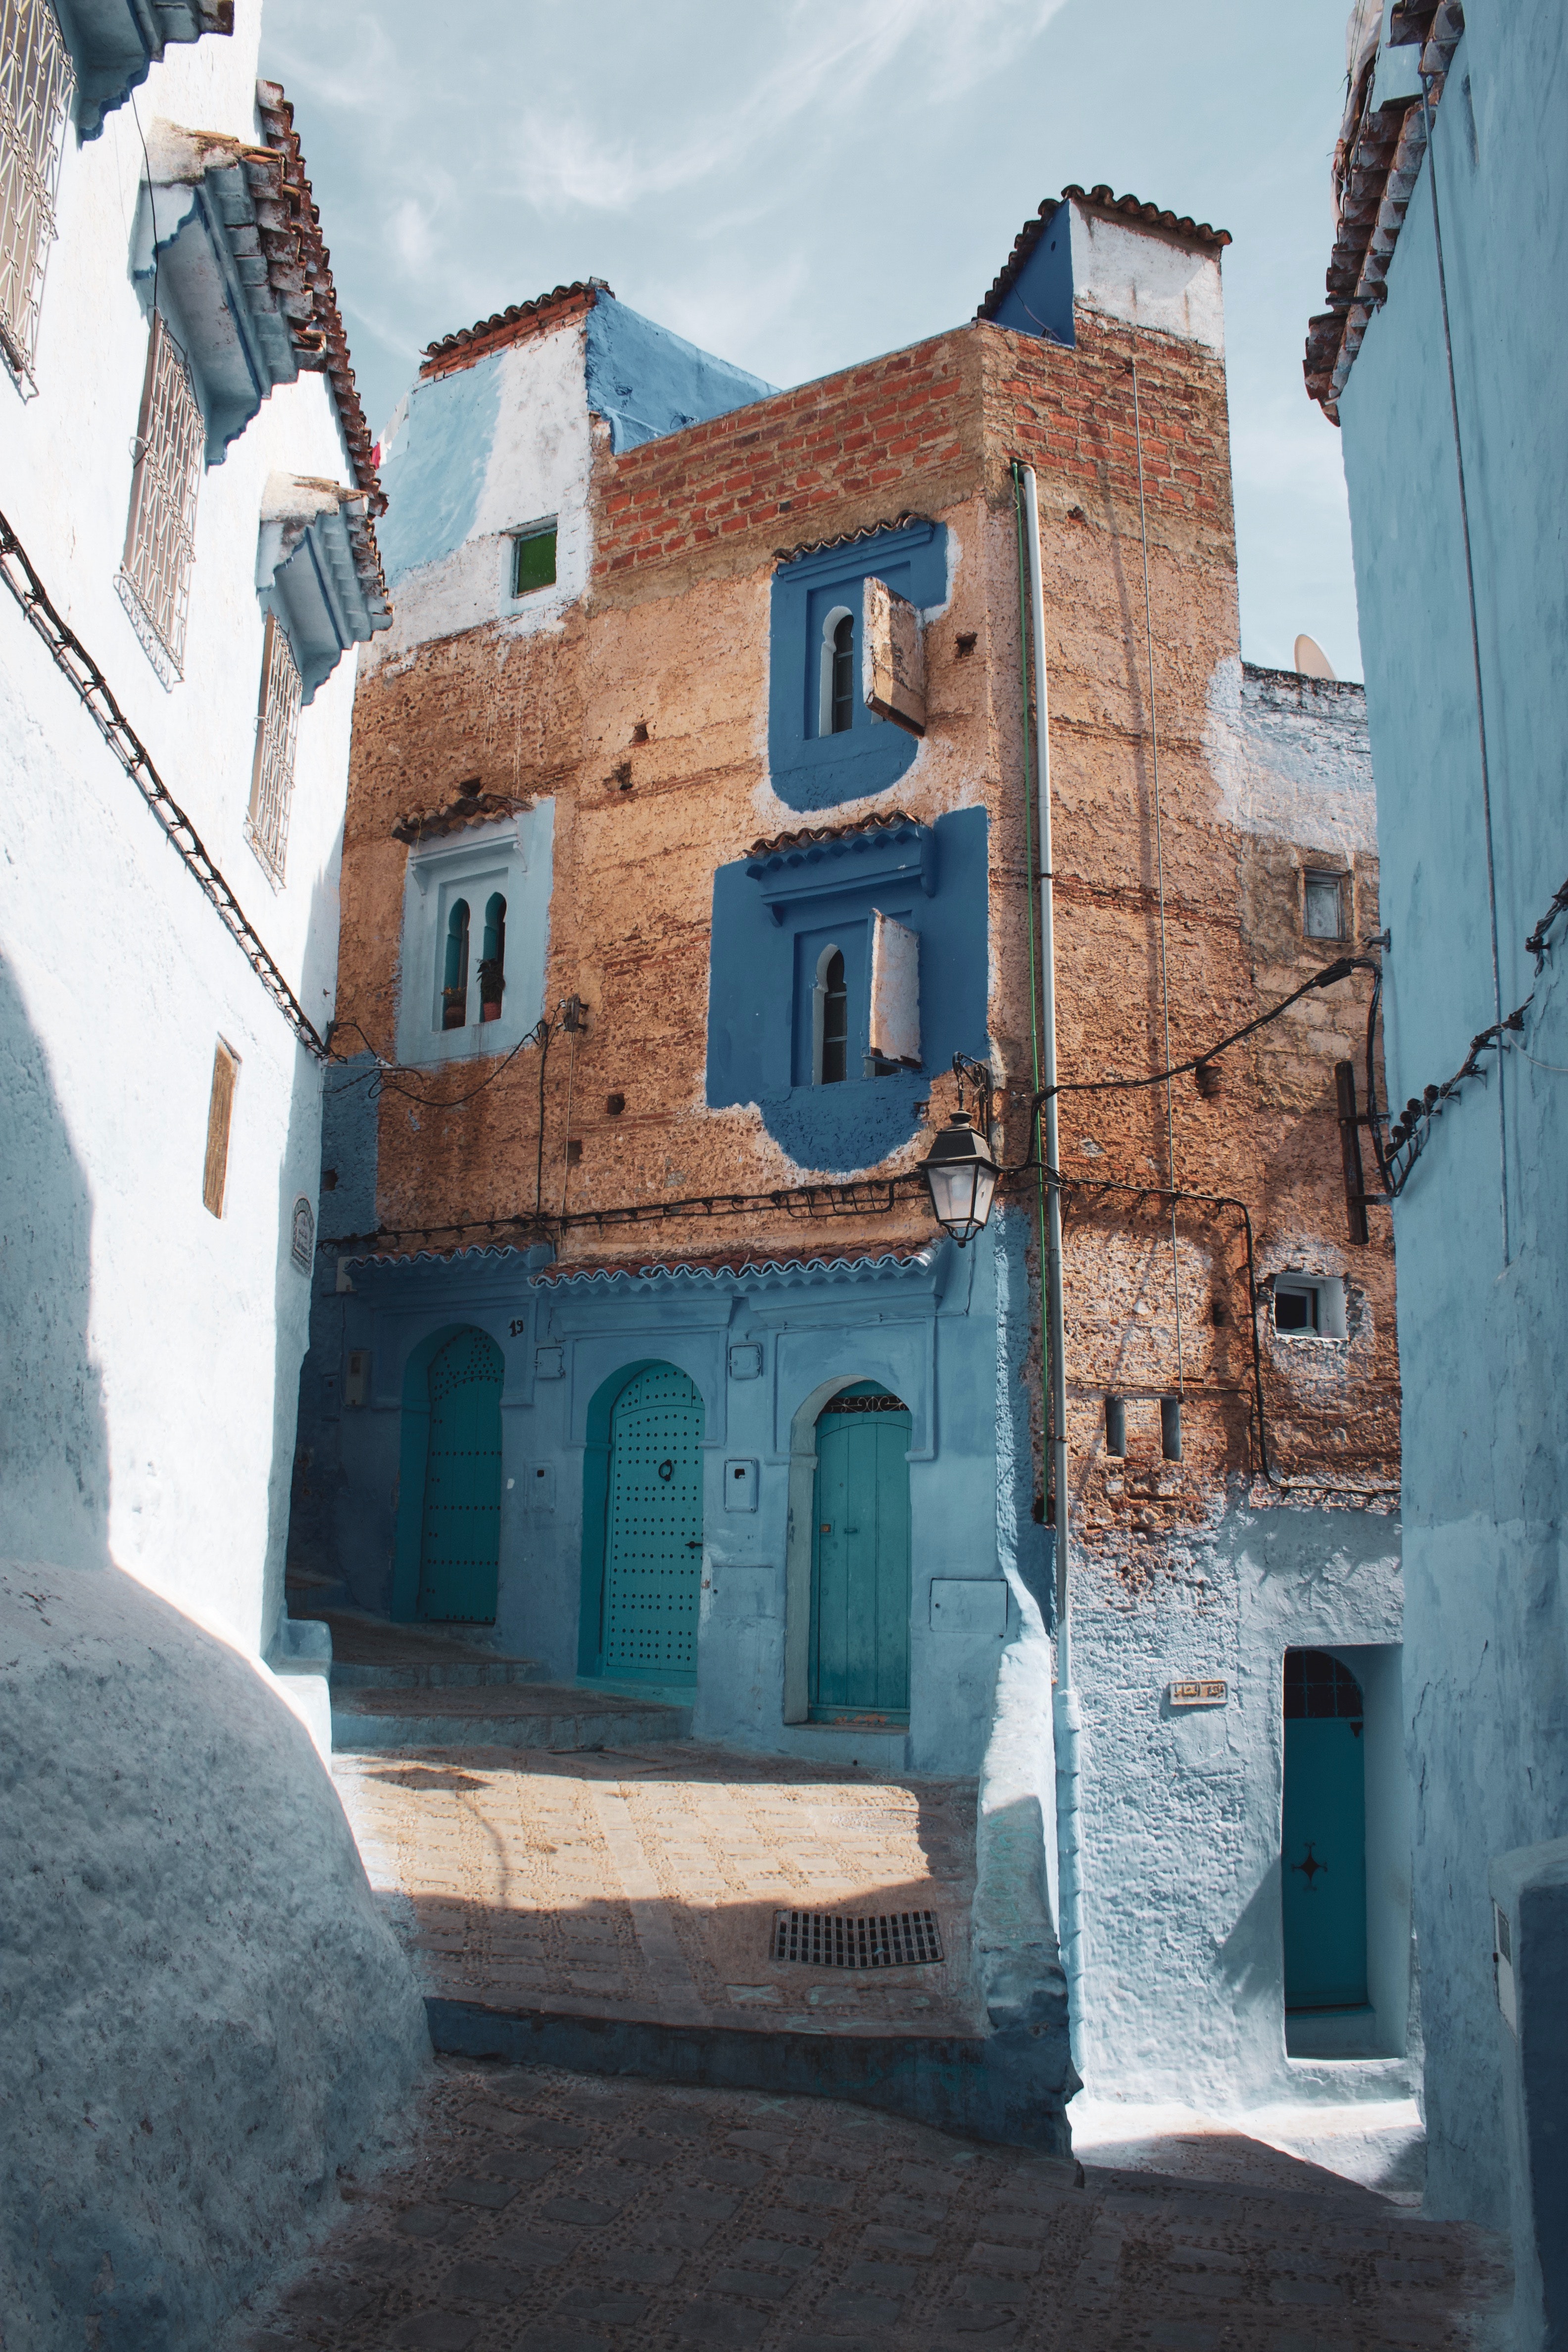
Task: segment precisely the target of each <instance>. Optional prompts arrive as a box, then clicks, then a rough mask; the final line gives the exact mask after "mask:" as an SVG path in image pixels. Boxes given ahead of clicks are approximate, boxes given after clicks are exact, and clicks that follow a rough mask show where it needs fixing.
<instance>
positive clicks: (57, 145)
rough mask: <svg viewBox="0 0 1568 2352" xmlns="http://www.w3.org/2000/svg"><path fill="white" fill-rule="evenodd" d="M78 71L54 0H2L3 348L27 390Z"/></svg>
mask: <svg viewBox="0 0 1568 2352" xmlns="http://www.w3.org/2000/svg"><path fill="white" fill-rule="evenodd" d="M75 88H76V72H75V69H74V68H73V67H72V64H71V60H70V54H69V52H68V49H67V47H66V45H65V42H64V40H63V39H62V38H61V36H60V28H59V24H58V19H57V18H56V16H55V12H54V10H53V8H52V7H51V6H50V5H49V0H0V352H4V354H5V363H6V365H7V367H8V368H9V369H10V371H11V373H12V374H13V375H14V376H15V377H16V381H17V383H18V384H19V385H20V386H21V387H22V390H23V392H24V394H28V393H32V392H36V391H37V382H36V380H35V378H34V374H33V366H34V362H35V360H36V358H37V347H38V322H39V318H40V316H41V313H42V310H43V303H44V274H45V271H46V269H47V266H48V258H49V247H50V246H51V245H53V243H54V241H55V238H56V236H58V224H57V222H56V219H55V199H56V196H57V195H58V191H59V182H60V160H61V157H62V156H63V155H64V153H65V143H66V129H67V125H68V122H69V121H70V103H71V95H72V92H73V91H74V89H75Z"/></svg>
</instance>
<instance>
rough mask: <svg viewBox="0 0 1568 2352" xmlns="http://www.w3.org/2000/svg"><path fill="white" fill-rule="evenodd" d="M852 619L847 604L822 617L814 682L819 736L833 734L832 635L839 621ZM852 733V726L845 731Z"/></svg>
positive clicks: (853, 615)
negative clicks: (820, 642) (820, 640)
mask: <svg viewBox="0 0 1568 2352" xmlns="http://www.w3.org/2000/svg"><path fill="white" fill-rule="evenodd" d="M854 618H855V614H854V609H853V607H852V606H850V605H848V604H835V606H834V607H833V610H832V612H831V613H828V614H825V615H824V617H823V623H822V651H821V656H820V660H819V666H818V669H817V682H816V731H817V733H818V734H819V735H831V734H832V732H833V634H834V631H835V630H836V629H837V626H838V624H839V622H840V621H852V620H853V619H854ZM854 731H855V730H854V727H853V725H851V726H850V727H849V728H848V729H847V730H846V732H847V733H849V734H853V733H854Z"/></svg>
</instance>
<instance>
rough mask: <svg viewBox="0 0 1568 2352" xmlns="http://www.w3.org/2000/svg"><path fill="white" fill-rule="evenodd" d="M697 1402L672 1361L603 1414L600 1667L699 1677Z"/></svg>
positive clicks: (652, 1370) (642, 1376)
mask: <svg viewBox="0 0 1568 2352" xmlns="http://www.w3.org/2000/svg"><path fill="white" fill-rule="evenodd" d="M701 1443H702V1399H701V1397H700V1395H699V1393H698V1391H697V1388H696V1386H695V1384H694V1383H693V1382H692V1381H690V1380H689V1379H688V1377H687V1375H686V1374H685V1373H684V1372H681V1371H677V1370H676V1368H675V1366H674V1365H673V1364H652V1365H650V1366H649V1367H648V1369H647V1370H646V1371H643V1372H639V1373H638V1374H637V1377H636V1379H635V1380H633V1381H629V1382H628V1383H627V1385H626V1388H624V1389H623V1390H622V1391H621V1393H620V1395H619V1397H618V1398H617V1399H616V1405H615V1409H614V1412H612V1414H611V1416H610V1467H609V1491H608V1496H607V1499H606V1504H605V1601H604V1610H605V1615H604V1649H603V1657H604V1670H605V1674H606V1675H652V1676H654V1677H656V1678H657V1679H658V1680H659V1681H663V1682H684V1681H689V1680H690V1679H691V1678H693V1677H694V1676H695V1675H696V1672H697V1613H698V1598H699V1594H700V1590H701V1583H702V1454H701Z"/></svg>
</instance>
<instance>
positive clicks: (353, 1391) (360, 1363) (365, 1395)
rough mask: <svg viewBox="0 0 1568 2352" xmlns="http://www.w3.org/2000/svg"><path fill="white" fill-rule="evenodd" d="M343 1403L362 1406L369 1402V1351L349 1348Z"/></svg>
mask: <svg viewBox="0 0 1568 2352" xmlns="http://www.w3.org/2000/svg"><path fill="white" fill-rule="evenodd" d="M343 1402H344V1403H345V1404H348V1405H362V1404H368V1403H369V1402H370V1349H368V1348H351V1349H349V1368H348V1371H347V1374H346V1376H345V1377H344V1381H343Z"/></svg>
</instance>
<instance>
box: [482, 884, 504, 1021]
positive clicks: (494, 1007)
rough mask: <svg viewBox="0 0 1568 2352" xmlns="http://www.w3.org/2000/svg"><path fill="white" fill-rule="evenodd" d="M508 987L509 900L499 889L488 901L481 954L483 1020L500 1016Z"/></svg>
mask: <svg viewBox="0 0 1568 2352" xmlns="http://www.w3.org/2000/svg"><path fill="white" fill-rule="evenodd" d="M505 986H506V900H505V899H504V898H502V896H501V894H500V891H499V890H497V891H494V892H493V893H492V894H491V896H490V897H489V898H488V899H487V900H486V902H485V933H484V943H483V946H482V948H481V950H480V954H479V1019H480V1020H481V1021H499V1020H500V1000H501V992H502V990H503V989H504V988H505Z"/></svg>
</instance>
